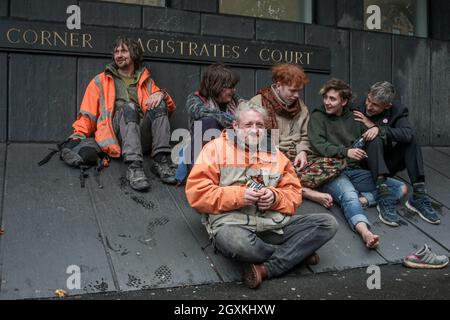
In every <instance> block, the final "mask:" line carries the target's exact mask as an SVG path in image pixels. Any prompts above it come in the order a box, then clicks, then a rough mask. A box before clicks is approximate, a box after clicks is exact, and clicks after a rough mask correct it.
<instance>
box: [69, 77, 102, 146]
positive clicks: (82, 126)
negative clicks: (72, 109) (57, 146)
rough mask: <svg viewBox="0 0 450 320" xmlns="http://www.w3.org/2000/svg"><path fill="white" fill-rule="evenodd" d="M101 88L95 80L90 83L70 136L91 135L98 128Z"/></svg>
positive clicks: (84, 136)
mask: <svg viewBox="0 0 450 320" xmlns="http://www.w3.org/2000/svg"><path fill="white" fill-rule="evenodd" d="M99 107H100V89H99V88H98V87H97V85H96V84H95V82H94V80H91V82H90V83H89V85H88V87H87V89H86V92H85V93H84V97H83V101H82V102H81V106H80V112H79V113H78V118H77V120H76V121H75V122H74V123H73V124H72V128H73V133H72V135H71V136H70V138H72V139H74V138H87V137H90V136H91V135H92V134H93V133H94V132H95V130H96V129H97V119H98V117H99V113H100V112H99Z"/></svg>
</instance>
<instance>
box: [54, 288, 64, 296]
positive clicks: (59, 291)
mask: <svg viewBox="0 0 450 320" xmlns="http://www.w3.org/2000/svg"><path fill="white" fill-rule="evenodd" d="M55 295H56V296H57V297H58V298H64V297H65V296H66V295H67V292H65V291H64V290H63V289H58V290H55Z"/></svg>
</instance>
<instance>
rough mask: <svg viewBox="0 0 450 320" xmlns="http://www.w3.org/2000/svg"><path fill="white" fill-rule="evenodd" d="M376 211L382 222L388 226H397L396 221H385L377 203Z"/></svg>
mask: <svg viewBox="0 0 450 320" xmlns="http://www.w3.org/2000/svg"><path fill="white" fill-rule="evenodd" d="M377 211H378V218H379V219H380V220H381V221H382V222H383V223H384V224H387V225H388V226H390V227H398V226H399V224H398V223H397V222H392V221H387V220H385V219H384V218H383V217H382V215H381V210H380V206H378V205H377Z"/></svg>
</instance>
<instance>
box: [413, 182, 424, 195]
mask: <svg viewBox="0 0 450 320" xmlns="http://www.w3.org/2000/svg"><path fill="white" fill-rule="evenodd" d="M425 193H426V191H425V182H415V183H413V195H414V196H420V195H424V194H425Z"/></svg>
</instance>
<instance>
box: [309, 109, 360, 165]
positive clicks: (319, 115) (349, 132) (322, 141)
mask: <svg viewBox="0 0 450 320" xmlns="http://www.w3.org/2000/svg"><path fill="white" fill-rule="evenodd" d="M365 131H366V128H365V126H364V125H363V124H362V123H360V122H357V121H355V117H354V115H353V112H352V111H351V110H350V109H349V108H348V107H344V110H343V112H342V115H341V116H335V115H329V114H327V113H326V112H325V107H324V106H323V105H322V106H320V107H318V108H316V109H315V110H314V111H313V112H312V114H311V118H310V121H309V125H308V136H309V142H310V144H311V146H312V149H313V151H314V152H315V153H317V154H319V155H321V156H324V157H341V158H344V157H347V150H348V149H350V148H351V145H352V144H353V142H355V141H356V140H358V139H359V138H360V137H361V135H362V134H363V133H364V132H365ZM349 162H350V163H351V162H354V160H350V161H349Z"/></svg>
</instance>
